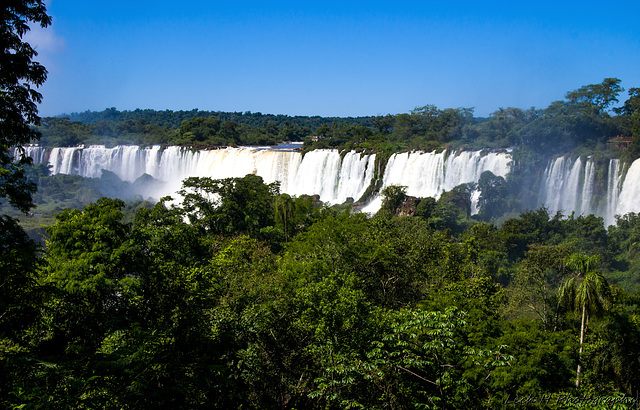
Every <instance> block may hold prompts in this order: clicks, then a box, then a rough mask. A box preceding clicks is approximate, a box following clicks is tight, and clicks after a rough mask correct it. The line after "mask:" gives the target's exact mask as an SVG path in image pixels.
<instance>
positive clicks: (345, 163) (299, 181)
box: [49, 145, 375, 203]
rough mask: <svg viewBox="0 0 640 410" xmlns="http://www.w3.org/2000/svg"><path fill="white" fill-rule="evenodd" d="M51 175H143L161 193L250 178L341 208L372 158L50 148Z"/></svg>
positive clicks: (330, 153) (364, 181)
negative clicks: (159, 185) (195, 183)
mask: <svg viewBox="0 0 640 410" xmlns="http://www.w3.org/2000/svg"><path fill="white" fill-rule="evenodd" d="M49 162H50V163H51V165H52V166H53V170H52V172H53V174H78V175H81V176H84V177H90V178H99V177H100V176H101V175H102V170H107V171H111V172H113V173H115V174H116V175H118V177H120V178H121V179H122V180H125V181H129V182H134V181H135V180H136V179H137V178H139V177H140V176H142V175H143V174H148V175H151V176H152V177H154V178H156V179H159V180H161V181H163V182H165V188H164V190H163V192H158V193H156V197H161V196H165V195H170V194H172V193H174V192H176V191H177V190H178V189H180V187H181V184H182V180H183V179H185V178H187V177H191V176H194V177H205V176H206V177H211V178H214V179H222V178H230V177H243V176H245V175H247V174H256V175H259V176H260V177H262V179H263V180H264V181H265V182H266V183H272V182H276V181H277V182H279V183H280V189H281V192H284V193H288V194H290V195H296V196H299V195H303V194H306V195H315V194H317V195H320V199H321V200H322V201H325V202H328V203H342V202H344V201H345V200H346V199H347V198H349V197H351V198H353V199H354V200H358V199H359V198H360V197H361V196H362V195H363V194H364V192H365V191H366V189H367V187H368V186H369V185H370V183H371V180H372V178H373V175H374V165H375V155H360V154H358V153H356V152H348V153H346V154H345V155H344V156H342V157H341V155H340V153H339V152H338V151H336V150H330V149H325V150H314V151H311V152H308V153H307V154H306V155H304V156H303V155H302V154H301V153H299V152H296V151H291V150H278V149H260V148H252V147H241V148H225V149H215V150H203V151H192V150H189V149H187V148H183V147H176V146H172V147H167V148H165V149H161V148H160V146H153V147H149V148H141V147H137V146H116V147H113V148H106V147H104V146H102V145H93V146H88V147H82V146H81V147H72V148H53V149H52V150H51V154H50V157H49Z"/></svg>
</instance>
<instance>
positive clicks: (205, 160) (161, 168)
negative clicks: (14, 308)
mask: <svg viewBox="0 0 640 410" xmlns="http://www.w3.org/2000/svg"><path fill="white" fill-rule="evenodd" d="M24 148H25V153H26V155H28V156H29V157H31V158H33V160H34V162H35V163H39V162H45V161H47V160H48V161H49V163H50V165H51V168H52V173H53V174H78V175H82V176H85V177H91V178H99V177H100V176H101V175H102V170H103V169H104V170H107V171H111V172H113V173H115V174H116V175H118V177H120V178H121V179H123V180H125V181H129V182H134V181H135V180H136V179H137V178H139V177H140V176H142V175H143V174H148V175H151V176H153V177H154V178H156V179H158V180H160V181H163V182H164V188H163V189H162V191H158V192H154V193H153V195H152V196H153V197H154V198H160V197H162V196H165V195H172V194H174V193H175V192H176V191H177V190H178V189H180V187H181V184H182V180H183V179H185V178H187V177H190V176H197V177H204V176H207V177H211V178H215V179H220V178H229V177H242V176H244V175H247V174H256V175H259V176H261V177H262V178H263V180H264V181H265V182H266V183H272V182H276V181H277V182H279V183H280V190H281V192H284V193H287V194H290V195H294V196H300V195H319V196H320V199H321V200H322V201H324V202H328V203H332V204H336V203H343V202H344V201H346V199H347V198H353V199H354V200H358V199H360V198H361V197H362V195H363V194H364V193H365V191H366V190H367V188H368V187H369V185H370V184H371V181H372V180H373V177H374V172H375V158H376V156H375V155H363V154H359V153H356V152H355V151H350V152H347V153H342V154H340V152H338V151H337V150H332V149H320V150H314V151H310V152H308V153H306V154H304V155H303V154H302V153H300V152H297V151H293V150H278V149H264V148H255V147H240V148H225V149H214V150H201V151H196V150H190V149H188V148H183V147H176V146H170V147H166V148H161V147H160V146H153V147H138V146H116V147H113V148H107V147H104V146H102V145H94V146H87V147H82V146H80V147H71V148H53V149H51V151H50V152H49V153H48V155H47V150H45V149H44V148H42V147H38V146H35V145H33V146H31V145H30V146H25V147H24ZM13 154H14V156H16V155H18V151H17V150H13ZM601 166H604V167H605V169H600V170H598V169H597V168H598V167H601ZM623 167H624V164H622V163H621V162H620V160H618V159H610V160H609V162H608V165H607V164H606V163H605V164H604V165H598V166H596V163H595V162H594V160H593V159H592V158H591V157H586V158H584V157H582V158H580V157H579V158H576V159H571V158H569V157H567V156H561V157H558V158H554V159H552V160H550V161H549V163H548V164H547V166H546V168H545V170H544V173H543V174H542V176H541V180H540V184H539V185H540V189H539V192H538V198H537V203H535V204H531V208H535V207H538V206H541V205H544V206H546V207H547V208H548V209H549V212H550V213H551V214H555V213H556V212H558V211H560V212H562V213H563V214H564V215H570V214H571V213H572V212H575V213H576V214H577V215H587V214H595V215H597V216H601V217H603V218H604V221H605V224H606V225H610V224H614V223H615V216H616V215H624V214H626V213H628V212H640V159H639V160H636V161H635V162H634V163H633V164H631V166H630V167H629V169H628V170H627V172H626V173H625V172H624V170H623ZM510 169H511V155H510V154H508V153H504V152H491V153H484V152H481V151H465V152H460V153H450V152H446V151H445V152H439V153H437V152H404V153H398V154H393V155H391V157H390V158H389V161H388V162H387V164H386V168H385V172H384V175H383V176H382V188H385V187H388V186H390V185H403V186H406V187H407V194H408V195H411V196H415V197H434V198H436V199H437V198H439V197H440V195H442V193H443V192H444V191H449V190H451V189H453V188H454V187H455V186H457V185H460V184H464V183H469V182H477V181H478V180H479V179H480V175H482V173H483V172H484V171H491V172H493V173H494V174H495V175H497V176H502V177H506V176H507V174H508V173H509V172H510ZM605 172H606V174H605ZM596 175H603V176H605V178H606V179H604V180H602V181H600V182H597V181H596ZM605 190H606V192H605ZM477 197H478V193H477V192H475V193H473V195H472V202H473V203H472V210H473V212H476V211H477V205H476V203H475V201H477ZM381 203H382V199H381V198H380V197H375V198H373V199H372V200H371V201H370V202H369V204H368V205H367V206H366V207H365V208H364V211H365V212H376V211H377V210H378V209H380V205H381Z"/></svg>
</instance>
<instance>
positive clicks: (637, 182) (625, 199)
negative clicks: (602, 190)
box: [616, 159, 640, 215]
mask: <svg viewBox="0 0 640 410" xmlns="http://www.w3.org/2000/svg"><path fill="white" fill-rule="evenodd" d="M639 211H640V159H637V160H635V161H634V162H633V164H631V166H630V167H629V170H628V171H627V175H626V176H625V178H624V182H623V184H622V187H621V189H620V196H619V198H618V203H617V206H616V214H617V215H625V214H627V213H629V212H636V213H637V212H639Z"/></svg>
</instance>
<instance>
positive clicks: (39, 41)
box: [22, 25, 65, 54]
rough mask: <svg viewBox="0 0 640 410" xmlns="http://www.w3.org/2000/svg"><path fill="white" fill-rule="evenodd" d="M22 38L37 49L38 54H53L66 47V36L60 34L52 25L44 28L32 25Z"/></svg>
mask: <svg viewBox="0 0 640 410" xmlns="http://www.w3.org/2000/svg"><path fill="white" fill-rule="evenodd" d="M22 39H23V40H24V41H26V42H28V43H29V44H31V46H32V47H33V48H34V49H36V51H37V52H38V54H41V53H42V54H44V53H48V54H53V53H57V52H59V51H62V50H63V49H64V45H65V42H64V38H62V37H60V36H58V35H57V34H56V33H55V31H54V30H53V28H52V27H51V26H49V27H47V28H42V27H40V26H39V25H32V26H31V30H29V31H28V32H27V33H25V35H24V36H23V37H22Z"/></svg>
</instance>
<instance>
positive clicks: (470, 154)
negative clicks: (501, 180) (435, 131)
mask: <svg viewBox="0 0 640 410" xmlns="http://www.w3.org/2000/svg"><path fill="white" fill-rule="evenodd" d="M485 171H491V172H493V173H494V174H495V175H496V176H501V177H506V176H507V174H508V173H509V172H510V171H511V155H509V154H505V153H488V154H486V155H483V153H482V152H480V151H465V152H461V153H458V154H452V153H448V152H446V151H444V152H440V153H436V152H411V153H409V152H404V153H400V154H393V155H392V156H391V158H389V162H388V163H387V167H386V169H385V173H384V177H383V181H382V188H383V189H384V188H386V187H388V186H390V185H402V186H406V187H407V195H410V196H415V197H419V198H426V197H433V198H436V199H438V198H439V197H440V195H442V193H443V192H445V191H450V190H451V189H453V188H455V187H456V186H458V185H460V184H466V183H470V182H478V180H479V179H480V175H482V173H483V172H485ZM473 199H474V200H475V201H477V199H478V195H477V194H476V195H474V196H473ZM381 205H382V198H381V197H379V196H378V197H376V198H374V199H373V200H372V201H371V203H370V204H369V205H368V206H367V207H366V208H365V209H364V211H365V212H369V213H373V212H376V211H378V210H379V209H380V206H381ZM472 209H473V210H477V206H476V203H475V202H474V203H472Z"/></svg>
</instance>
